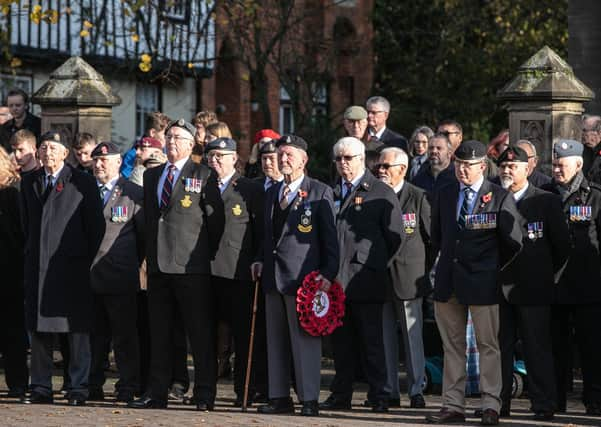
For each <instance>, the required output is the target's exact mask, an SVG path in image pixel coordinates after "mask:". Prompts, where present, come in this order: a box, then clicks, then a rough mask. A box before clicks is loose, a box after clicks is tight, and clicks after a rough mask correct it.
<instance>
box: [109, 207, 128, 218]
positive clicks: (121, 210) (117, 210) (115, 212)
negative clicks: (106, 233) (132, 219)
mask: <svg viewBox="0 0 601 427" xmlns="http://www.w3.org/2000/svg"><path fill="white" fill-rule="evenodd" d="M111 221H112V222H126V221H127V206H113V207H111Z"/></svg>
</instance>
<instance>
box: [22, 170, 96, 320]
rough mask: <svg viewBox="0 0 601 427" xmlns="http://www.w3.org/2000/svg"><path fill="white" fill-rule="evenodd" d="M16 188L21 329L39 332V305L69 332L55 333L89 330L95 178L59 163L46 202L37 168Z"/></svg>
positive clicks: (41, 310) (43, 311)
mask: <svg viewBox="0 0 601 427" xmlns="http://www.w3.org/2000/svg"><path fill="white" fill-rule="evenodd" d="M21 189H22V192H21V203H22V209H21V218H22V222H23V229H24V232H25V312H26V322H27V327H28V329H29V330H31V331H42V332H44V331H45V329H44V326H45V325H44V323H43V322H38V308H39V311H40V312H41V314H42V315H43V316H46V317H66V318H67V320H68V325H69V330H67V331H55V332H89V330H90V328H91V325H92V317H93V316H91V315H90V313H91V312H92V292H91V288H90V266H91V264H92V260H93V259H94V256H95V255H96V253H97V252H98V247H99V246H100V242H101V241H102V237H103V235H104V227H105V224H104V218H103V216H102V202H101V200H100V195H99V193H98V187H97V185H96V180H95V179H94V177H92V176H90V175H88V174H84V173H82V172H79V171H77V170H75V169H74V168H72V167H71V166H70V165H68V164H65V166H64V167H63V169H62V170H61V172H60V174H59V176H58V178H57V181H56V184H55V186H54V188H53V190H52V191H51V192H50V195H49V196H48V198H47V200H46V203H44V202H43V193H44V169H43V168H41V169H39V170H37V171H36V172H35V173H33V174H31V175H28V176H27V177H25V178H24V180H23V182H22V185H21ZM38 298H39V299H40V300H41V301H40V305H38Z"/></svg>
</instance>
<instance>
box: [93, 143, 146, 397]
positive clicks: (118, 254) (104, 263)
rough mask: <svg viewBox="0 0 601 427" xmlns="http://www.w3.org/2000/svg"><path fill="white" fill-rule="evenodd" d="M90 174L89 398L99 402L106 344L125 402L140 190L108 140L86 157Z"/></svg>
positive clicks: (133, 345) (134, 378)
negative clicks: (94, 217) (98, 217)
mask: <svg viewBox="0 0 601 427" xmlns="http://www.w3.org/2000/svg"><path fill="white" fill-rule="evenodd" d="M91 156H92V159H93V160H92V162H93V173H94V176H95V177H96V181H97V183H98V191H99V192H100V198H101V200H102V204H103V206H104V210H103V215H104V220H105V223H106V231H105V233H104V238H103V239H102V243H101V244H100V249H99V250H98V253H97V254H96V257H95V258H94V262H93V263H92V269H91V272H90V273H91V279H90V280H91V286H92V296H93V302H94V311H93V315H94V327H93V329H92V333H91V335H90V346H91V349H92V364H91V368H90V380H89V389H90V396H89V398H90V400H103V399H104V392H103V386H104V382H105V380H106V378H105V376H104V363H105V360H106V356H107V354H106V343H107V342H110V341H111V340H112V342H113V351H114V354H115V361H116V363H117V369H118V371H119V381H117V383H116V384H115V390H116V392H117V393H116V394H117V396H116V400H117V401H118V402H129V401H131V400H133V398H134V393H137V392H138V389H139V386H140V350H139V344H138V328H137V325H136V321H137V292H138V291H139V289H140V273H139V269H140V264H141V263H142V260H143V259H144V231H145V230H144V212H143V210H142V202H143V190H142V187H140V186H138V185H136V184H134V183H132V182H129V181H127V180H126V179H125V178H121V177H120V176H119V168H120V167H121V155H120V153H119V148H118V147H117V146H115V144H113V143H111V142H101V143H100V144H98V145H97V146H96V148H94V150H93V151H92V153H91Z"/></svg>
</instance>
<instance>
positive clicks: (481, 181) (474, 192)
mask: <svg viewBox="0 0 601 427" xmlns="http://www.w3.org/2000/svg"><path fill="white" fill-rule="evenodd" d="M482 184H484V177H483V176H482V177H480V179H479V180H478V181H476V182H474V183H473V184H472V185H470V186H469V187H470V188H471V189H472V201H471V203H470V204H469V208H468V210H467V211H468V212H469V214H470V215H471V213H472V212H473V211H474V206H475V205H476V202H477V200H476V196H477V195H478V191H480V187H482ZM467 187H468V186H467V185H465V184H462V183H460V184H459V197H458V200H457V218H459V212H461V205H462V204H463V199H464V198H465V191H464V190H465V189H466V188H467Z"/></svg>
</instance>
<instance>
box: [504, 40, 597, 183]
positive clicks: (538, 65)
mask: <svg viewBox="0 0 601 427" xmlns="http://www.w3.org/2000/svg"><path fill="white" fill-rule="evenodd" d="M594 96H595V94H594V93H593V91H591V90H590V89H589V88H588V87H587V86H586V85H585V84H584V83H582V82H581V81H580V80H578V78H576V76H575V75H574V72H573V71H572V67H570V66H569V65H568V64H567V63H566V62H565V61H564V60H563V59H561V57H559V55H557V54H556V53H555V52H554V51H553V50H551V49H550V48H549V47H547V46H545V47H543V48H542V49H541V50H539V51H538V52H537V53H536V54H535V55H534V56H532V57H531V58H530V59H528V60H527V61H526V62H525V63H524V64H522V66H521V67H520V68H519V70H518V74H517V76H516V77H515V78H514V79H513V80H511V81H510V82H509V83H507V84H506V85H505V87H504V88H503V89H501V90H500V91H499V92H498V94H497V97H498V98H499V99H500V100H501V101H505V102H506V104H505V108H506V109H507V110H508V111H509V140H510V141H511V142H515V141H517V140H518V139H527V140H529V141H530V142H532V143H533V144H534V145H535V146H536V150H537V152H538V156H539V158H540V160H539V168H540V169H541V171H542V172H544V173H546V174H550V173H551V154H552V150H553V142H554V141H556V140H557V139H560V138H569V139H575V140H577V141H580V139H581V132H582V129H581V116H582V112H583V111H584V108H583V106H582V104H583V103H584V102H587V101H590V100H591V99H593V98H594Z"/></svg>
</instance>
